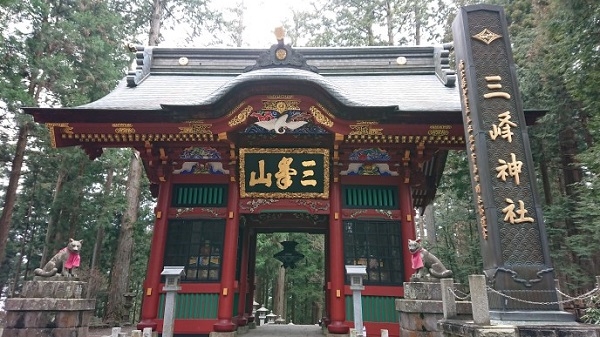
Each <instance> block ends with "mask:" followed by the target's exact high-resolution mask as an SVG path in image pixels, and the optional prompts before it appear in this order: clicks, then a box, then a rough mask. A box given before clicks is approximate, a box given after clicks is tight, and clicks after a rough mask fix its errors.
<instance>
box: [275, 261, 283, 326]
mask: <svg viewBox="0 0 600 337" xmlns="http://www.w3.org/2000/svg"><path fill="white" fill-rule="evenodd" d="M273 312H274V313H275V314H276V315H280V316H281V318H283V319H285V268H283V267H281V268H279V270H278V272H277V281H276V283H275V291H274V292H273Z"/></svg>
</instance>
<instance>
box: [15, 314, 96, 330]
mask: <svg viewBox="0 0 600 337" xmlns="http://www.w3.org/2000/svg"><path fill="white" fill-rule="evenodd" d="M91 317H92V312H91V311H89V312H88V311H86V312H81V311H66V312H65V311H8V312H7V313H6V327H7V328H19V329H20V328H24V327H34V328H55V327H56V328H68V327H83V326H89V324H90V319H91Z"/></svg>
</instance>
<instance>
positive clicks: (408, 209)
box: [399, 178, 416, 281]
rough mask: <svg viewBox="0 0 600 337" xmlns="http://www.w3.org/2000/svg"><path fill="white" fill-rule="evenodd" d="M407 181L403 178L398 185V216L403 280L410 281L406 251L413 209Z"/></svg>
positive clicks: (410, 262)
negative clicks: (402, 257)
mask: <svg viewBox="0 0 600 337" xmlns="http://www.w3.org/2000/svg"><path fill="white" fill-rule="evenodd" d="M409 181H410V180H409V179H408V178H405V179H404V181H403V182H402V183H400V187H399V194H400V214H401V222H402V224H401V236H402V240H404V242H403V243H402V247H403V248H402V256H404V280H405V281H408V280H410V277H411V276H412V274H413V272H414V270H413V269H412V260H411V255H410V251H409V250H408V239H414V238H415V235H416V232H415V214H414V213H415V209H414V207H413V201H412V193H411V190H410V184H409Z"/></svg>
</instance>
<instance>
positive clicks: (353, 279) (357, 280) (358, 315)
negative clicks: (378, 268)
mask: <svg viewBox="0 0 600 337" xmlns="http://www.w3.org/2000/svg"><path fill="white" fill-rule="evenodd" d="M346 274H348V277H350V289H351V290H352V304H353V305H354V329H355V330H356V336H357V337H359V336H360V337H363V336H364V335H363V319H362V295H361V291H362V290H363V289H365V287H364V286H363V279H364V278H365V276H367V267H366V266H354V265H347V266H346Z"/></svg>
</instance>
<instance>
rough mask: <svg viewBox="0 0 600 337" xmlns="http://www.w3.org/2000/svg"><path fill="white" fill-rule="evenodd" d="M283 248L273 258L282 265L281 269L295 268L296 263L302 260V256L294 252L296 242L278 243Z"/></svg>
mask: <svg viewBox="0 0 600 337" xmlns="http://www.w3.org/2000/svg"><path fill="white" fill-rule="evenodd" d="M280 243H281V245H282V246H283V250H282V251H280V252H279V253H276V254H274V255H273V257H274V258H276V259H277V260H279V261H281V263H283V268H288V267H290V268H292V269H294V268H296V262H298V261H300V260H302V259H303V258H304V254H302V253H300V252H297V251H296V245H297V244H298V242H296V241H283V242H280Z"/></svg>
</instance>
